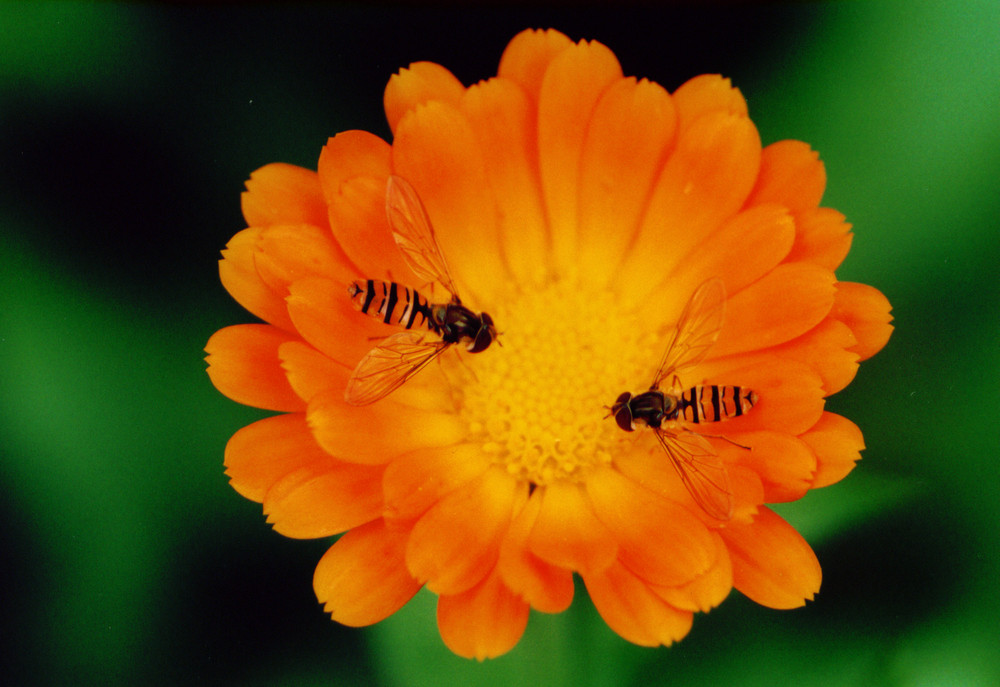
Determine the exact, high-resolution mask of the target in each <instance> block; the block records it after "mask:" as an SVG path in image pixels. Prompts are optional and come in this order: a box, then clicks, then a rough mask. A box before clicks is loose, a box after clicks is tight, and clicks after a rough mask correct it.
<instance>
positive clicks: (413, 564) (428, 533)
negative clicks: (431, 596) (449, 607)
mask: <svg viewBox="0 0 1000 687" xmlns="http://www.w3.org/2000/svg"><path fill="white" fill-rule="evenodd" d="M517 488H518V483H517V481H516V480H515V479H514V478H513V477H512V476H511V475H509V474H507V472H506V471H505V470H503V469H501V468H499V467H494V468H490V469H489V470H487V471H485V472H484V473H482V474H481V475H480V476H479V477H477V478H475V479H474V480H472V481H471V482H468V483H467V484H464V485H462V486H461V487H459V488H458V489H456V490H454V491H452V492H451V493H450V494H448V495H447V496H445V497H443V498H442V499H441V500H440V501H438V502H437V503H436V504H434V505H433V506H431V508H430V509H429V510H428V511H427V512H426V513H424V515H423V516H422V517H421V518H420V520H418V521H417V524H416V525H414V527H413V531H412V532H411V534H410V541H409V544H408V545H407V547H406V565H407V566H408V567H409V569H410V573H411V574H412V575H413V576H414V577H416V578H417V579H418V580H421V581H423V582H426V583H427V588H428V589H430V590H431V591H433V592H435V593H437V594H445V595H446V594H460V593H461V592H464V591H466V590H468V589H471V588H472V587H474V586H475V585H477V584H479V582H480V581H481V580H482V579H483V578H484V577H485V576H486V575H488V574H489V573H490V571H491V570H493V568H494V566H495V565H496V562H497V558H498V557H499V555H500V541H501V539H502V538H503V535H504V533H505V532H506V531H507V526H508V525H509V524H510V519H511V515H512V512H513V506H514V496H515V490H516V489H517Z"/></svg>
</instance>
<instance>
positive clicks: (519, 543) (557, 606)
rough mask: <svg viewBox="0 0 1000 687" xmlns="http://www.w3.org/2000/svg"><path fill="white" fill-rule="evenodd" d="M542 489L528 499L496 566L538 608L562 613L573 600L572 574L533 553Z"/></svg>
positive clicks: (507, 538) (504, 542)
mask: <svg viewBox="0 0 1000 687" xmlns="http://www.w3.org/2000/svg"><path fill="white" fill-rule="evenodd" d="M540 493H541V492H539V491H537V490H536V491H535V493H534V494H533V495H532V496H531V498H529V499H528V502H527V504H525V506H524V508H522V509H521V512H520V513H518V514H517V515H516V516H515V517H514V520H513V521H512V522H511V525H510V528H509V529H508V530H507V536H506V537H504V540H503V543H502V544H501V546H500V560H499V561H498V562H497V570H498V571H499V574H500V578H501V579H502V580H503V582H504V584H506V585H507V586H508V587H509V588H510V589H511V590H512V591H514V592H515V593H516V594H517V595H518V596H519V597H521V598H522V599H524V600H525V601H527V602H528V604H529V605H530V606H531V607H532V608H534V609H535V610H537V611H541V612H543V613H562V612H563V611H565V610H566V609H567V608H569V605H570V603H571V602H572V601H573V574H572V573H571V572H570V571H569V570H565V569H563V568H559V567H556V566H554V565H550V564H549V563H546V562H545V561H543V560H542V559H541V558H539V557H538V556H536V555H535V554H533V553H531V550H530V549H529V548H528V537H529V535H530V534H531V530H532V528H533V527H534V526H535V521H536V520H537V519H538V513H539V511H540V510H541V507H542V498H541V496H540Z"/></svg>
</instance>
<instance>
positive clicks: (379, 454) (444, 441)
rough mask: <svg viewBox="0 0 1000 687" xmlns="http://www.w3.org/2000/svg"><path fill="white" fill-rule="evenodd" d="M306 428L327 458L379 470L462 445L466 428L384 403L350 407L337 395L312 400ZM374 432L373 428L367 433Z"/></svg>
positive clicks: (441, 416)
mask: <svg viewBox="0 0 1000 687" xmlns="http://www.w3.org/2000/svg"><path fill="white" fill-rule="evenodd" d="M306 419H307V420H308V421H309V427H310V429H311V430H312V432H313V435H314V436H315V437H316V440H317V441H318V442H319V444H320V446H322V447H323V449H324V450H326V451H327V452H328V453H329V454H330V455H332V456H336V457H337V458H339V459H341V460H346V461H348V462H350V463H364V464H366V465H380V464H383V463H388V462H389V461H391V460H392V459H393V458H395V457H397V456H400V455H403V454H404V453H409V452H410V451H414V450H416V449H419V448H423V447H431V446H436V447H445V446H453V445H455V444H458V443H461V441H462V439H463V438H464V436H465V433H466V427H465V425H464V423H462V422H461V421H460V420H459V419H458V418H457V417H455V415H454V414H446V413H437V412H433V411H423V410H418V409H416V408H409V407H407V406H401V405H399V404H398V403H395V402H394V401H392V399H385V400H383V401H381V402H379V403H376V404H373V405H371V406H364V407H358V406H352V405H348V404H347V402H345V401H344V392H343V391H342V390H339V389H333V390H331V391H327V392H323V393H320V394H317V395H316V396H314V397H313V398H312V399H311V400H310V401H309V409H308V411H307V413H306ZM373 428H378V430H376V431H372V430H373Z"/></svg>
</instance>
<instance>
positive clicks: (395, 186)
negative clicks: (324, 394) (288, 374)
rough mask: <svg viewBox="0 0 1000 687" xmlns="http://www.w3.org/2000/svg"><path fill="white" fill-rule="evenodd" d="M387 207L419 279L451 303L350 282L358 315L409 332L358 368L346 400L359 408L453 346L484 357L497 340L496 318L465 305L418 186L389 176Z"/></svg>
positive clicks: (396, 287) (388, 285)
mask: <svg viewBox="0 0 1000 687" xmlns="http://www.w3.org/2000/svg"><path fill="white" fill-rule="evenodd" d="M385 207H386V214H387V215H388V219H389V227H390V228H391V229H392V235H393V238H394V239H395V240H396V245H397V246H399V248H400V250H401V251H402V252H403V257H404V258H405V260H406V263H407V265H409V267H410V269H411V270H413V273H414V274H416V275H417V276H418V277H419V278H421V279H423V280H426V281H428V282H434V281H436V282H438V283H440V284H441V285H442V286H444V288H445V289H446V290H447V291H448V293H450V294H451V300H450V301H448V302H447V303H442V304H434V303H430V302H429V301H428V300H427V299H426V298H424V297H423V296H422V295H420V294H419V293H418V292H417V291H416V289H410V288H407V287H405V286H403V285H401V284H397V283H396V282H389V281H381V280H378V279H368V280H364V281H355V282H352V283H351V285H350V286H349V287H348V295H350V297H351V300H352V301H353V303H354V305H355V307H357V309H358V310H360V311H361V312H363V313H365V314H367V315H369V316H370V317H374V318H376V319H379V320H382V321H383V322H385V323H386V324H396V325H401V326H403V327H405V328H406V330H407V331H404V332H399V333H397V334H393V335H391V336H389V337H388V338H387V339H385V340H384V341H383V342H382V343H380V344H379V345H378V346H376V347H375V348H373V349H372V350H370V351H369V352H368V353H367V354H365V356H364V357H363V358H362V359H361V362H359V363H358V365H357V367H355V368H354V372H353V373H352V374H351V377H350V379H349V380H348V382H347V389H346V390H345V392H344V399H345V400H346V401H347V402H348V403H350V404H351V405H357V406H363V405H368V404H369V403H374V402H375V401H377V400H379V399H380V398H383V397H385V396H387V395H388V394H390V393H392V392H393V391H395V390H396V389H398V388H399V387H400V386H402V385H403V384H404V383H405V382H406V381H407V380H408V379H409V378H410V377H412V376H413V375H415V374H416V373H417V372H419V371H420V370H421V369H423V368H424V367H425V366H426V365H427V364H428V363H430V362H431V361H432V360H434V359H435V358H437V357H438V356H439V355H441V354H442V353H444V352H445V351H446V350H447V349H448V347H449V346H451V345H452V344H456V343H465V344H466V350H467V351H469V352H470V353H479V352H480V351H484V350H486V349H487V348H488V347H489V345H490V344H491V343H492V342H493V340H494V339H495V338H496V337H497V330H496V328H495V327H494V326H493V318H492V317H490V316H489V315H488V314H486V313H480V314H478V315H477V314H475V313H474V312H472V311H471V310H469V309H468V308H467V307H465V306H464V305H462V301H461V299H460V298H459V297H458V293H457V292H456V291H455V283H454V281H453V280H452V278H451V273H450V272H449V271H448V265H447V263H446V262H445V260H444V255H442V253H441V248H440V247H439V246H438V243H437V239H436V238H434V228H433V227H432V226H431V222H430V218H429V217H428V216H427V211H426V210H425V209H424V205H423V203H422V202H421V201H420V197H419V196H418V195H417V192H416V190H414V188H413V186H411V185H410V183H409V182H408V181H406V180H405V179H403V178H402V177H398V176H390V177H389V181H388V183H387V184H386V195H385ZM417 324H426V325H427V329H429V330H430V331H431V332H433V333H434V334H437V335H438V337H429V336H428V335H427V333H426V332H417V331H411V328H412V327H413V326H414V325H417Z"/></svg>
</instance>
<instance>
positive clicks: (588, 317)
mask: <svg viewBox="0 0 1000 687" xmlns="http://www.w3.org/2000/svg"><path fill="white" fill-rule="evenodd" d="M494 310H495V312H492V313H491V314H492V315H493V317H494V320H495V321H496V323H497V327H498V329H499V331H500V332H501V337H500V343H501V346H495V347H494V349H491V350H490V351H487V352H485V353H484V354H482V355H480V356H476V357H475V358H474V359H472V358H470V357H468V356H467V357H466V361H467V362H468V364H469V367H470V368H472V372H473V374H474V375H475V382H474V383H472V384H468V385H463V387H462V400H461V414H462V416H463V418H465V419H466V420H467V422H468V423H469V428H470V433H471V435H472V438H473V440H478V441H481V442H482V444H483V449H484V451H486V452H487V453H488V454H490V455H491V456H492V458H493V460H494V462H496V463H498V464H501V465H504V466H505V467H506V469H507V470H508V471H509V472H510V473H511V474H513V475H515V476H517V477H518V478H519V479H522V480H524V481H526V482H530V483H532V484H535V485H545V484H549V483H551V482H553V481H557V480H561V479H580V478H581V476H582V474H583V473H584V472H585V469H586V468H587V467H588V466H591V465H597V464H600V463H607V462H610V461H611V457H612V455H614V454H615V450H614V447H615V445H616V444H618V443H619V442H622V441H625V440H627V438H628V437H627V435H625V434H624V433H623V432H621V430H620V429H618V428H617V427H616V426H615V424H614V423H613V422H611V421H609V420H608V419H607V417H608V407H609V406H610V405H611V403H612V402H613V401H614V400H615V398H616V397H617V395H618V394H619V393H621V392H622V391H626V390H633V387H636V386H637V385H638V386H641V385H642V383H643V382H642V381H641V380H640V376H639V375H640V374H641V375H645V370H646V369H647V368H649V367H651V366H652V365H654V364H655V362H656V361H655V360H650V359H648V355H647V354H648V353H649V351H650V350H652V349H651V348H650V346H651V343H652V342H651V340H650V339H652V338H653V336H652V332H649V331H647V329H648V328H643V327H641V326H640V323H639V322H638V319H637V318H636V317H635V316H634V315H630V314H626V313H622V312H620V310H619V309H618V308H617V306H616V303H615V300H614V295H613V294H612V293H610V292H608V291H594V290H586V289H582V288H579V287H574V286H571V285H569V284H566V283H564V282H557V283H554V284H552V285H550V286H547V287H543V288H539V289H515V290H512V291H510V292H509V293H508V294H506V297H505V298H502V299H499V300H498V305H497V307H496V308H494ZM654 357H655V356H654Z"/></svg>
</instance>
